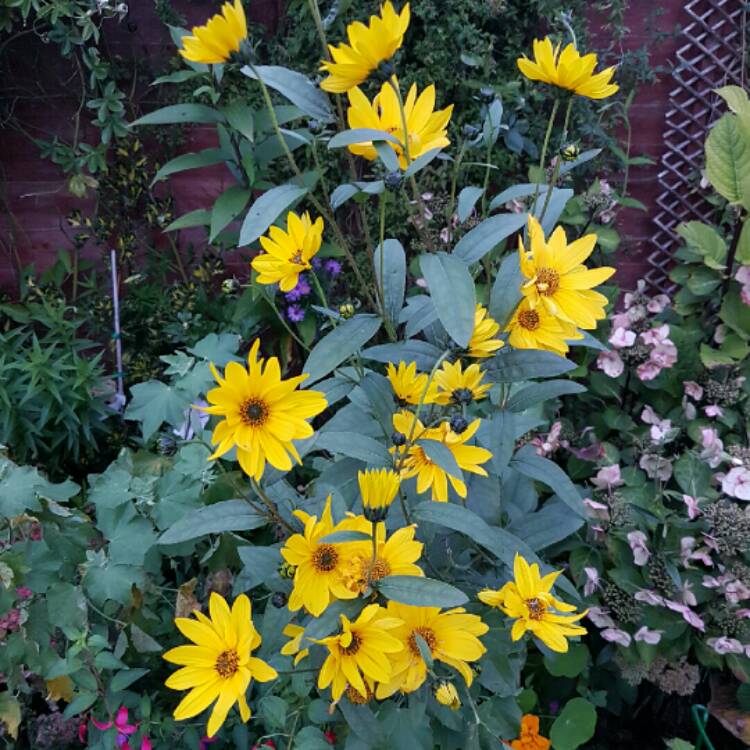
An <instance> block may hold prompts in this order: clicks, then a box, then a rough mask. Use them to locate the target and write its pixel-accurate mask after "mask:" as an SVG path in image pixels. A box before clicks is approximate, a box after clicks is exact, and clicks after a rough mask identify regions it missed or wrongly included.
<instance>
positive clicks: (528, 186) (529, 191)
mask: <svg viewBox="0 0 750 750" xmlns="http://www.w3.org/2000/svg"><path fill="white" fill-rule="evenodd" d="M537 190H539V191H540V192H545V191H546V190H547V186H546V185H538V184H537V183H535V182H523V183H520V184H518V185H511V187H509V188H506V189H505V190H503V191H502V192H501V193H498V194H497V195H496V196H495V197H494V198H493V199H492V201H491V202H490V206H489V210H490V211H494V210H495V209H496V208H500V206H503V205H505V204H506V203H510V202H511V201H514V200H518V199H519V198H528V197H529V196H530V195H534V193H535V192H536V191H537Z"/></svg>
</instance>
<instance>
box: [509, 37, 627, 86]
mask: <svg viewBox="0 0 750 750" xmlns="http://www.w3.org/2000/svg"><path fill="white" fill-rule="evenodd" d="M517 63H518V68H519V70H520V71H521V72H522V73H523V74H524V75H525V76H526V78H529V79H530V80H532V81H542V82H543V83H551V84H552V85H553V86H557V87H558V88H561V89H567V90H568V91H572V92H573V93H575V94H578V96H585V97H588V98H589V99H606V98H607V97H608V96H612V94H614V93H616V92H617V90H618V89H619V88H620V87H619V86H618V85H617V84H616V83H610V81H611V79H612V76H613V75H614V73H615V69H614V68H607V69H606V70H602V71H601V72H600V73H594V68H596V63H597V57H596V55H595V54H593V53H592V54H589V55H584V56H583V57H581V55H580V54H579V52H578V50H577V49H576V48H575V46H574V45H572V44H568V45H567V46H566V47H565V49H564V50H563V51H562V52H560V45H559V44H558V45H557V46H556V47H554V48H553V46H552V40H551V39H550V38H549V37H546V38H545V39H541V40H540V39H535V40H534V59H533V60H529V59H528V58H527V57H526V55H524V56H523V57H519V58H518V60H517Z"/></svg>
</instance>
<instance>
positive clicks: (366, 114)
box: [347, 77, 453, 169]
mask: <svg viewBox="0 0 750 750" xmlns="http://www.w3.org/2000/svg"><path fill="white" fill-rule="evenodd" d="M392 80H393V85H391V84H390V83H388V82H386V83H384V84H383V85H382V87H381V88H380V93H379V94H377V95H376V96H375V98H374V99H373V100H372V102H370V100H369V99H368V98H367V97H366V96H365V94H364V93H363V92H362V90H361V89H359V88H353V89H352V90H351V91H350V92H349V110H348V112H347V119H348V121H349V127H350V128H374V129H375V130H384V131H386V132H387V133H391V134H392V135H393V136H394V138H396V139H397V140H398V144H394V143H391V144H390V145H391V146H393V149H394V151H395V152H396V154H397V155H398V161H399V165H400V166H401V169H406V168H407V167H408V166H409V161H410V160H414V159H416V158H417V157H419V156H421V155H422V154H426V153H427V152H428V151H432V150H433V149H435V148H443V147H444V146H447V145H448V144H449V143H450V140H448V123H449V122H450V119H451V114H452V113H453V105H452V104H451V105H450V106H448V107H446V108H445V109H441V110H439V111H437V112H436V111H434V110H435V86H434V84H431V85H430V86H428V87H427V88H426V89H425V90H424V91H423V92H422V93H421V94H420V95H419V97H417V85H416V84H412V86H411V88H410V89H409V94H408V95H407V97H406V101H405V102H404V112H405V114H406V132H407V134H408V139H405V138H404V128H403V121H402V119H401V110H400V108H399V103H398V96H397V94H396V92H395V91H394V89H393V86H398V82H397V81H396V79H395V77H394V78H393V79H392ZM404 143H407V146H408V152H409V153H408V158H407V154H406V153H405V151H404V146H403V144H404ZM348 148H349V151H351V152H352V153H353V154H357V155H358V156H363V157H364V158H365V159H367V160H369V161H373V160H374V159H376V158H377V155H378V152H377V151H376V149H375V146H374V145H373V143H372V142H371V141H367V142H365V143H354V144H352V145H351V146H349V147H348Z"/></svg>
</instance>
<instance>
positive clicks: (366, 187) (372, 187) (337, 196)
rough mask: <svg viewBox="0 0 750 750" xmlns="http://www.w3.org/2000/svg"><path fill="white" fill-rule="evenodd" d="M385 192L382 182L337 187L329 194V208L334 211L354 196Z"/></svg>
mask: <svg viewBox="0 0 750 750" xmlns="http://www.w3.org/2000/svg"><path fill="white" fill-rule="evenodd" d="M384 190H385V184H384V182H383V180H374V181H372V182H351V183H346V184H344V185H339V186H338V187H336V188H335V189H334V191H333V192H332V193H331V208H332V209H333V210H334V211H335V210H336V209H337V208H339V206H343V205H344V203H346V202H347V201H348V200H349V199H350V198H353V197H354V196H355V195H379V194H380V193H382V192H383V191H384Z"/></svg>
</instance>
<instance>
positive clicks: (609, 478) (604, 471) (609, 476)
mask: <svg viewBox="0 0 750 750" xmlns="http://www.w3.org/2000/svg"><path fill="white" fill-rule="evenodd" d="M591 484H593V485H594V487H596V488H597V489H599V490H609V489H612V487H620V486H621V485H623V484H625V482H623V480H622V476H621V473H620V464H612V465H611V466H603V467H602V468H601V469H599V471H597V472H596V476H595V477H594V478H593V479H592V480H591Z"/></svg>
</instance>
